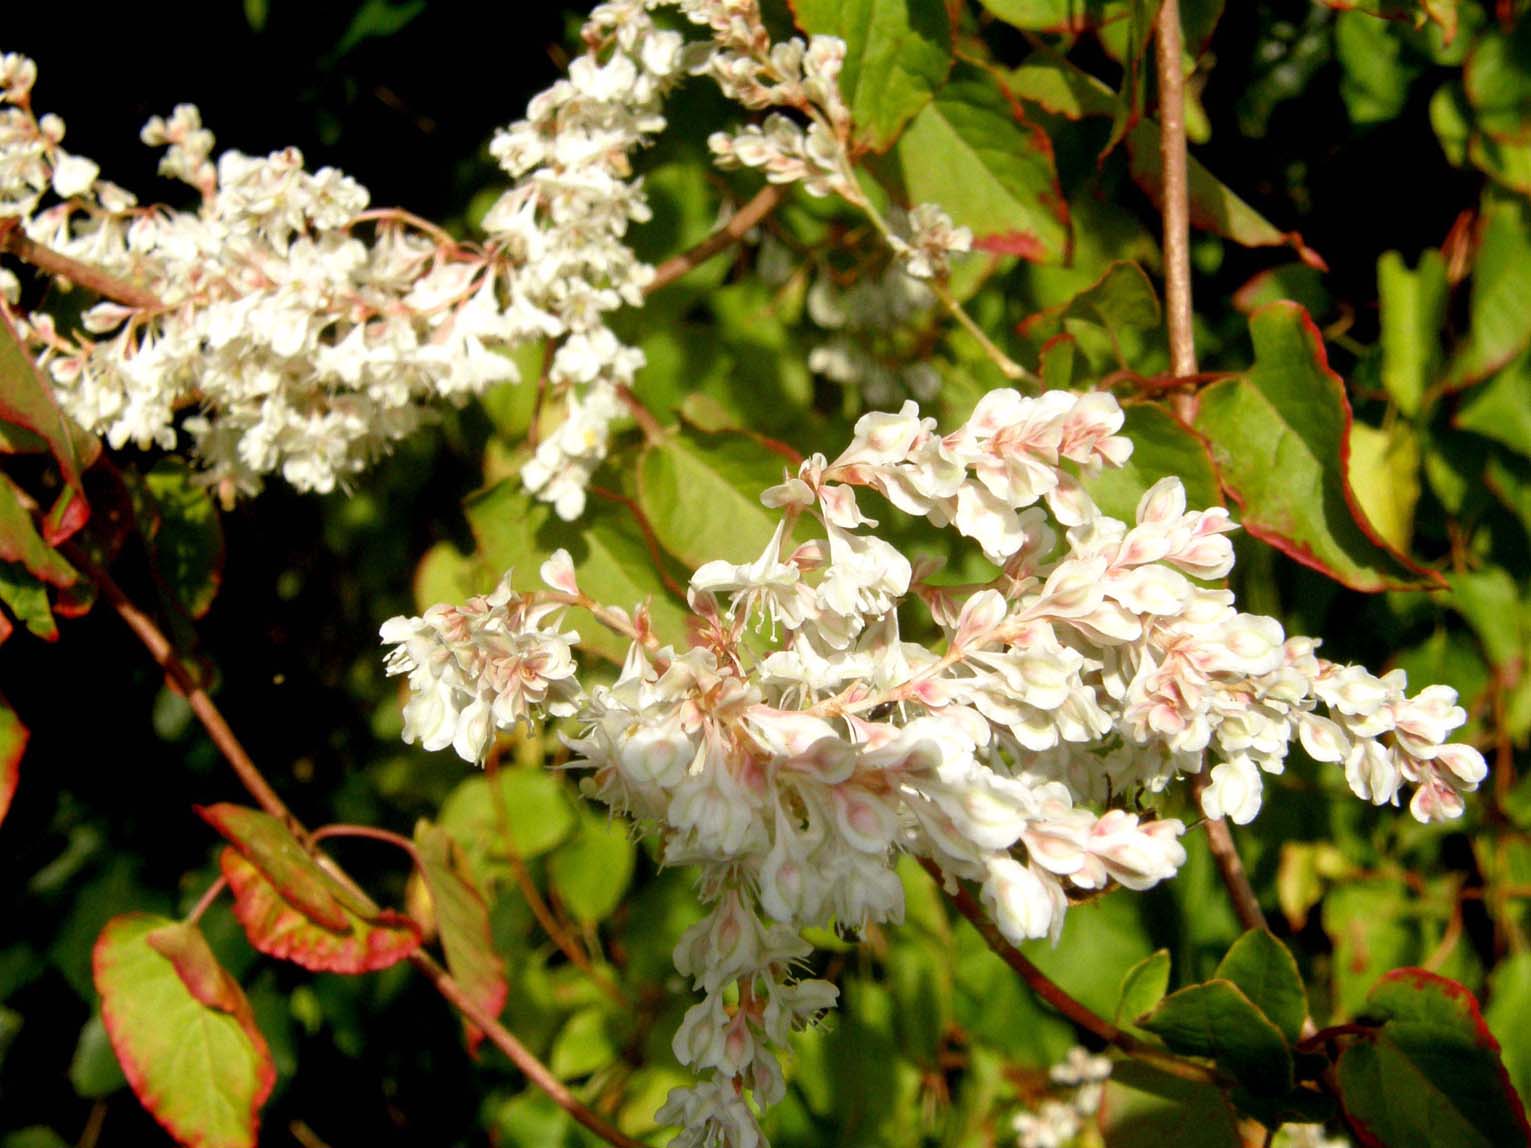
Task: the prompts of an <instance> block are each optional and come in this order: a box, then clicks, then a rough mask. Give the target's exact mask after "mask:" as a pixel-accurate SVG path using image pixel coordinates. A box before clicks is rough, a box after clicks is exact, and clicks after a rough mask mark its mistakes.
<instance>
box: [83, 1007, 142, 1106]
mask: <svg viewBox="0 0 1531 1148" xmlns="http://www.w3.org/2000/svg"><path fill="white" fill-rule="evenodd" d="M127 1082H128V1081H127V1077H125V1076H124V1075H123V1074H122V1066H121V1065H120V1064H118V1063H117V1054H116V1053H115V1052H113V1051H112V1044H111V1040H110V1038H109V1037H108V1036H107V1034H106V1024H105V1023H104V1022H103V1021H102V1020H101V1014H100V1013H93V1014H92V1015H91V1018H90V1019H89V1020H88V1021H86V1022H85V1025H84V1027H83V1028H81V1029H80V1039H79V1040H78V1041H76V1042H75V1046H74V1056H72V1057H71V1058H70V1060H69V1083H70V1085H71V1086H72V1087H73V1088H74V1091H75V1095H76V1096H83V1097H85V1098H86V1099H87V1100H95V1099H98V1098H100V1097H102V1096H110V1095H111V1094H112V1093H114V1092H116V1091H117V1090H118V1089H119V1088H121V1087H123V1086H124V1085H125V1084H127Z"/></svg>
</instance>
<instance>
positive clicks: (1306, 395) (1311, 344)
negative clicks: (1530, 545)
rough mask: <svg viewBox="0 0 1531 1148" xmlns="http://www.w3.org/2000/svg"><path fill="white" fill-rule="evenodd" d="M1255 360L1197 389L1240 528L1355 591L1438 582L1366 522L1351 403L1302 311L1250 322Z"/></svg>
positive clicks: (1200, 424) (1272, 309) (1280, 306)
mask: <svg viewBox="0 0 1531 1148" xmlns="http://www.w3.org/2000/svg"><path fill="white" fill-rule="evenodd" d="M1250 334H1251V336H1252V337H1253V339H1254V345H1255V362H1254V366H1253V367H1252V368H1250V370H1249V371H1247V372H1246V373H1245V374H1243V375H1241V376H1239V377H1238V378H1233V379H1227V380H1224V381H1222V382H1217V383H1213V384H1212V385H1211V386H1210V387H1207V388H1206V389H1205V390H1204V391H1202V393H1201V395H1200V400H1199V403H1198V409H1197V414H1196V429H1197V430H1199V431H1201V432H1202V433H1203V434H1204V435H1206V436H1207V438H1208V440H1209V442H1210V443H1211V446H1212V457H1213V459H1214V461H1215V462H1216V464H1217V468H1218V473H1219V474H1220V475H1221V478H1222V483H1223V488H1224V489H1225V490H1227V491H1228V493H1229V495H1230V496H1231V497H1232V498H1233V499H1234V501H1235V502H1237V503H1238V504H1239V506H1240V509H1241V511H1242V516H1241V522H1242V525H1243V526H1244V528H1245V529H1246V530H1248V531H1249V532H1250V533H1251V534H1253V535H1255V536H1256V537H1257V538H1260V539H1263V540H1264V541H1266V542H1269V543H1270V544H1271V545H1273V546H1275V547H1276V548H1277V549H1279V550H1281V551H1282V552H1283V553H1285V554H1288V555H1290V556H1291V557H1293V558H1295V559H1296V560H1297V561H1299V562H1301V563H1303V564H1304V565H1307V566H1311V567H1313V568H1314V569H1315V570H1319V571H1320V572H1322V573H1324V574H1327V575H1328V576H1329V577H1331V578H1333V579H1335V580H1336V581H1337V582H1341V583H1343V584H1344V585H1346V586H1349V587H1351V588H1353V589H1357V590H1372V591H1376V590H1384V589H1395V588H1400V587H1417V586H1426V585H1431V584H1433V583H1438V581H1439V580H1438V578H1436V577H1435V576H1434V575H1431V574H1430V573H1429V572H1427V571H1425V570H1423V569H1422V568H1420V567H1418V566H1416V565H1415V564H1414V563H1413V562H1411V561H1410V560H1409V559H1407V558H1406V557H1404V556H1403V555H1401V554H1399V553H1397V552H1396V551H1395V550H1393V549H1392V548H1391V547H1389V546H1388V545H1387V544H1386V543H1385V542H1384V541H1383V540H1382V539H1381V538H1380V537H1379V536H1378V535H1377V532H1376V530H1375V528H1374V527H1373V526H1372V525H1371V523H1370V522H1368V521H1367V520H1366V517H1365V515H1364V514H1362V513H1361V510H1360V508H1359V506H1358V505H1357V503H1356V498H1355V493H1354V491H1353V490H1352V489H1351V486H1350V482H1349V479H1348V477H1347V474H1346V466H1347V460H1348V455H1349V451H1350V424H1351V413H1350V402H1349V399H1348V398H1347V397H1346V394H1345V387H1344V384H1343V383H1342V382H1341V381H1340V379H1339V377H1338V376H1337V375H1335V374H1334V372H1333V371H1331V370H1330V369H1329V363H1328V359H1327V356H1326V355H1325V352H1324V347H1323V340H1322V339H1321V338H1320V336H1319V334H1318V332H1317V330H1316V329H1314V327H1313V324H1312V321H1311V320H1310V319H1309V318H1308V316H1307V314H1306V313H1305V312H1304V311H1303V310H1302V308H1300V307H1298V306H1296V305H1295V304H1291V303H1274V304H1272V305H1271V306H1269V307H1267V308H1265V309H1264V310H1262V311H1259V312H1257V313H1256V314H1255V315H1254V316H1253V317H1252V318H1251V319H1250Z"/></svg>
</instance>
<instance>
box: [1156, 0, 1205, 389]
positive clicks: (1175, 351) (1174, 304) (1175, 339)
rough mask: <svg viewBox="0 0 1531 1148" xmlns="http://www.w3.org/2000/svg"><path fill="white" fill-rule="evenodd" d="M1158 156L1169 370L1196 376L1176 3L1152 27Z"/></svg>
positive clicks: (1182, 77) (1169, 2) (1166, 1)
mask: <svg viewBox="0 0 1531 1148" xmlns="http://www.w3.org/2000/svg"><path fill="white" fill-rule="evenodd" d="M1155 43H1156V45H1157V62H1158V67H1159V155H1160V158H1161V159H1162V160H1163V163H1164V202H1163V211H1164V304H1165V312H1166V315H1167V318H1168V322H1169V343H1170V369H1171V370H1172V371H1173V372H1174V373H1175V374H1176V375H1181V376H1184V375H1194V374H1196V340H1195V337H1194V336H1193V334H1192V328H1191V212H1190V192H1189V188H1188V185H1187V182H1186V158H1185V73H1184V71H1183V70H1182V64H1181V58H1182V56H1183V54H1184V51H1183V48H1182V44H1181V34H1180V3H1179V0H1164V3H1163V5H1162V6H1161V7H1160V9H1159V17H1158V22H1157V35H1156V36H1155Z"/></svg>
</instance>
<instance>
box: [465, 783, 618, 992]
mask: <svg viewBox="0 0 1531 1148" xmlns="http://www.w3.org/2000/svg"><path fill="white" fill-rule="evenodd" d="M484 770H485V772H486V773H488V775H489V795H490V804H492V805H493V806H494V818H495V822H496V828H497V829H498V830H499V836H500V846H501V852H502V853H503V854H504V856H505V861H506V863H507V864H508V865H509V866H510V872H511V876H513V877H514V878H515V879H516V887H517V888H518V889H520V890H521V896H522V897H524V898H525V899H526V904H527V906H528V907H529V908H530V909H531V911H532V916H533V917H536V918H537V924H539V925H541V926H542V931H543V932H544V933H546V934H547V935H548V939H549V940H551V941H552V942H553V944H555V945H557V946H558V951H559V952H561V953H563V955H564V956H566V957H568V958H569V963H570V964H572V965H573V966H574V967H575V968H577V969H579V971H580V972H582V973H584V974H585V975H586V976H587V977H589V978H590V981H591V983H592V984H594V985H595V987H596V988H598V989H600V990H601V992H603V993H605V994H606V996H607V997H609V998H610V999H611V1000H612V1001H614V1002H615V1003H616V1004H619V1005H622V1006H623V1007H627V1006H629V1005H631V1004H632V1000H631V999H630V998H629V997H628V995H627V994H626V993H625V992H623V991H622V986H621V985H619V984H617V982H616V981H614V980H612V979H611V978H610V977H608V976H606V975H605V974H604V973H603V972H601V970H600V969H598V968H596V967H595V965H594V964H593V963H592V962H591V960H590V958H589V956H587V955H586V954H585V950H584V949H582V948H581V947H580V945H579V942H578V941H577V940H576V939H575V938H574V937H573V936H571V935H570V933H569V931H568V930H567V929H565V928H564V927H563V925H562V924H560V923H559V921H558V918H557V917H555V916H554V915H553V911H552V909H551V908H549V906H548V903H547V901H546V900H545V899H544V898H543V896H542V891H541V890H540V889H538V888H537V883H536V882H535V881H533V880H532V874H531V870H529V869H528V868H527V867H526V860H525V858H523V857H522V856H521V850H520V849H519V848H517V846H516V836H515V833H514V832H512V831H511V828H510V810H509V809H507V808H506V807H505V792H504V790H502V789H501V788H500V777H499V774H500V767H499V762H498V761H496V760H495V758H494V755H492V754H491V755H490V756H489V757H487V758H485V759H484Z"/></svg>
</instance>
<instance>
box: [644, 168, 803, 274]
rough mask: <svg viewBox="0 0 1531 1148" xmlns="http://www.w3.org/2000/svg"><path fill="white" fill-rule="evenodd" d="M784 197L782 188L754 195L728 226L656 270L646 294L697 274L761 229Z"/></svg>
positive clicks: (769, 186)
mask: <svg viewBox="0 0 1531 1148" xmlns="http://www.w3.org/2000/svg"><path fill="white" fill-rule="evenodd" d="M785 195H786V192H785V190H784V189H783V188H782V186H781V185H780V184H775V183H768V184H766V185H765V186H764V187H762V188H761V189H760V190H759V191H757V192H756V193H755V196H754V198H753V199H751V200H750V201H749V202H748V203H746V204H745V205H744V206H743V207H741V208H740V209H739V210H738V211H736V212H734V214H733V215H731V216H730V217H729V218H728V220H727V222H725V223H724V224H723V225H722V226H721V227H719V228H718V229H717V230H716V231H714V232H713V233H712V234H711V235H709V236H707V238H706V239H704V240H702V241H701V242H700V243H698V244H697V245H696V246H695V247H692V248H691V249H690V250H688V251H682V252H681V253H680V254H679V255H672V256H671V257H670V258H669V259H666V260H665V261H664V262H663V263H661V264H660V265H659V266H658V267H656V268H654V278H653V279H651V280H649V283H648V286H646V287H645V288H644V289H643V293H644V294H645V295H652V294H653V293H654V292H655V291H658V290H659V289H660V288H661V287H667V286H669V285H670V284H671V283H674V282H675V281H676V280H677V279H679V278H680V277H681V276H683V275H685V274H687V273H689V272H691V271H694V270H695V269H696V268H698V267H700V266H701V265H702V264H703V263H706V262H707V260H709V259H711V258H712V257H713V256H714V255H717V254H718V253H719V252H720V251H725V250H727V249H728V248H730V247H732V246H733V245H734V244H735V243H738V242H739V241H740V240H741V239H743V238H744V237H745V235H747V234H748V233H749V232H750V231H751V230H753V229H754V228H755V227H757V226H759V224H760V223H761V221H762V220H764V219H765V217H766V216H768V215H770V214H771V212H773V211H775V210H776V205H777V204H779V203H780V202H781V201H782V199H783V198H784V197H785Z"/></svg>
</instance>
